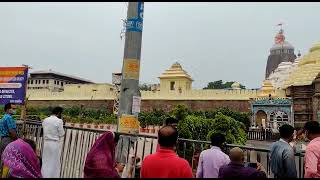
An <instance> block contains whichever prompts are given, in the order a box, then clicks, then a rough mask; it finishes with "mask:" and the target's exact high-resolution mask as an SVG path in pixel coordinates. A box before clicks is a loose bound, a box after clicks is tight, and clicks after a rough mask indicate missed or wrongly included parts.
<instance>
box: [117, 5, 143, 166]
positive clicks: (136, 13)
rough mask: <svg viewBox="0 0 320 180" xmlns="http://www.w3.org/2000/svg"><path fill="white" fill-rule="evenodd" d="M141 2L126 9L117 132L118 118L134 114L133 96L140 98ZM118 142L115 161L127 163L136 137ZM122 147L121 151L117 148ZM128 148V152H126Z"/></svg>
mask: <svg viewBox="0 0 320 180" xmlns="http://www.w3.org/2000/svg"><path fill="white" fill-rule="evenodd" d="M143 5H144V3H143V2H129V5H128V11H127V20H126V21H125V23H126V31H125V46H124V56H123V65H122V78H121V87H120V98H119V112H118V118H117V132H119V125H120V118H121V117H122V116H123V115H135V116H137V114H136V113H134V112H132V105H133V100H134V96H135V97H138V98H140V97H141V94H140V91H139V75H140V57H141V42H142V28H143ZM120 140H121V141H119V142H120V144H118V147H117V157H116V159H117V162H119V163H127V159H128V158H127V156H129V153H130V148H129V146H130V144H131V142H132V141H134V142H136V138H130V137H129V136H120ZM120 147H123V148H121V149H123V151H121V150H119V149H118V148H120ZM128 149H129V151H128V152H126V151H127V150H128Z"/></svg>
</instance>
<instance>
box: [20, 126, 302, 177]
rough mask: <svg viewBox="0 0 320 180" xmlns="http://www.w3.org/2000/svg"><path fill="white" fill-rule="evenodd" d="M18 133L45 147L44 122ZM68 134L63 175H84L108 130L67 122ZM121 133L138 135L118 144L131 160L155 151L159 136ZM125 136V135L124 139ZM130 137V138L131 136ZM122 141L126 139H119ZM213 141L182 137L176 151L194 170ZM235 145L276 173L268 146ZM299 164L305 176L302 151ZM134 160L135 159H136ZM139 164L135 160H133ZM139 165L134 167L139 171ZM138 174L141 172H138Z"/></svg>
mask: <svg viewBox="0 0 320 180" xmlns="http://www.w3.org/2000/svg"><path fill="white" fill-rule="evenodd" d="M18 131H20V132H19V134H20V135H21V136H22V134H23V135H24V137H25V138H29V139H32V140H34V141H35V142H36V143H37V149H38V150H39V151H40V153H41V151H42V145H43V139H42V127H41V124H38V123H32V122H28V123H26V125H25V132H24V133H21V131H22V125H21V124H20V125H19V126H18ZM65 132H66V135H65V137H64V141H63V149H62V156H61V177H62V178H81V177H83V168H84V162H85V159H86V155H87V153H88V152H89V150H90V148H91V147H92V145H93V143H94V142H95V140H96V139H97V138H98V137H99V135H100V134H102V133H103V132H105V130H92V129H82V128H76V127H68V126H65ZM121 134H122V135H125V136H129V137H134V138H136V139H137V141H135V142H131V141H130V142H129V143H130V144H131V145H132V148H131V149H127V150H124V149H123V147H119V149H120V151H121V152H123V153H125V157H126V159H127V160H128V155H129V153H130V154H132V155H134V156H135V157H139V158H140V159H143V158H144V157H146V156H147V155H149V154H152V153H154V152H155V151H156V146H157V137H156V136H150V135H142V134H138V135H131V134H125V133H121ZM121 140H123V139H121ZM128 140H129V139H128ZM119 144H123V143H119ZM209 146H210V143H209V142H208V141H198V140H190V139H179V140H178V146H177V153H178V154H179V156H180V157H183V158H185V159H187V160H188V161H189V163H190V165H191V166H192V169H193V170H194V173H195V171H196V168H197V158H198V156H199V153H200V152H201V151H202V150H204V149H207V148H209ZM232 147H240V148H242V149H243V150H244V151H245V153H246V156H245V160H246V161H251V162H255V161H258V162H260V163H262V165H263V166H264V167H265V169H266V171H267V174H268V177H273V174H272V173H271V170H270V150H269V149H265V148H256V147H250V146H239V145H234V144H227V145H226V148H225V149H224V151H225V152H226V153H228V151H229V150H230V149H231V148H232ZM295 156H296V165H297V166H296V167H297V172H298V177H300V178H302V177H303V174H304V167H303V157H304V154H303V153H296V154H295ZM134 162H135V161H134ZM134 167H136V163H134ZM136 171H137V169H134V172H136ZM137 174H139V173H138V172H137Z"/></svg>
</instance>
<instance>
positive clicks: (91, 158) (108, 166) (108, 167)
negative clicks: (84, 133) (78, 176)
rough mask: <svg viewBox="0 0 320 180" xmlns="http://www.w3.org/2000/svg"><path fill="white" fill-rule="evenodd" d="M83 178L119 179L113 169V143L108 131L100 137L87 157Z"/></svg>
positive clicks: (111, 134) (110, 133)
mask: <svg viewBox="0 0 320 180" xmlns="http://www.w3.org/2000/svg"><path fill="white" fill-rule="evenodd" d="M84 177H85V178H120V176H119V174H118V172H117V171H116V169H115V143H114V136H113V133H112V132H110V131H107V132H105V133H104V134H103V135H101V136H100V137H99V138H98V139H97V140H96V142H95V143H94V145H93V146H92V148H91V150H90V152H89V153H88V155H87V158H86V162H85V165H84Z"/></svg>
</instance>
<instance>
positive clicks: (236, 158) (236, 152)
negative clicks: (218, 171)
mask: <svg viewBox="0 0 320 180" xmlns="http://www.w3.org/2000/svg"><path fill="white" fill-rule="evenodd" d="M229 157H230V160H231V161H232V162H243V161H244V153H243V150H242V149H240V148H238V147H234V148H232V149H231V150H230V154H229Z"/></svg>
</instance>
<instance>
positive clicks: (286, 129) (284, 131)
mask: <svg viewBox="0 0 320 180" xmlns="http://www.w3.org/2000/svg"><path fill="white" fill-rule="evenodd" d="M279 132H280V137H281V138H282V139H285V140H286V141H288V142H291V141H292V140H293V136H294V128H293V127H292V126H291V125H289V124H284V125H282V126H281V127H280V128H279Z"/></svg>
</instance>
